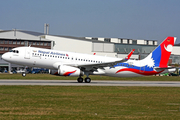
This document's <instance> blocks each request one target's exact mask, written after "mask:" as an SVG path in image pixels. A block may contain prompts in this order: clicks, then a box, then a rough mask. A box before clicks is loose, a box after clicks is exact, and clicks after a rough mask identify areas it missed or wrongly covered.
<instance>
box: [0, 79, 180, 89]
mask: <svg viewBox="0 0 180 120" xmlns="http://www.w3.org/2000/svg"><path fill="white" fill-rule="evenodd" d="M0 85H45V86H46V85H49V86H149V87H180V82H179V81H105V80H104V81H103V80H92V82H91V83H78V82H77V81H76V80H9V79H7V80H6V79H4V80H0Z"/></svg>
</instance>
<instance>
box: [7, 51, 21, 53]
mask: <svg viewBox="0 0 180 120" xmlns="http://www.w3.org/2000/svg"><path fill="white" fill-rule="evenodd" d="M9 52H13V53H19V51H18V50H10V51H9Z"/></svg>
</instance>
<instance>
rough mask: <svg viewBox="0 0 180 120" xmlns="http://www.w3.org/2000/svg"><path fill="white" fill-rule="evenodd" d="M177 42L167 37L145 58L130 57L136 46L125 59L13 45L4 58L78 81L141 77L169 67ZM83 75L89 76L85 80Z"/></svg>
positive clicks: (157, 72) (173, 38)
mask: <svg viewBox="0 0 180 120" xmlns="http://www.w3.org/2000/svg"><path fill="white" fill-rule="evenodd" d="M175 41H176V37H167V38H166V39H165V40H164V41H163V42H162V43H161V44H160V45H159V46H158V47H157V48H156V49H155V50H154V51H152V52H151V53H150V54H149V55H148V56H147V57H146V58H144V59H142V60H131V59H130V57H131V55H132V54H133V52H134V49H133V50H132V51H131V52H130V53H129V54H128V55H127V57H126V58H113V57H106V56H98V55H89V54H82V53H74V52H67V51H57V50H50V49H43V48H36V47H30V46H29V47H17V48H14V49H12V50H11V51H9V52H7V53H4V54H3V55H2V59H3V60H5V61H7V62H10V63H14V64H18V65H23V66H29V67H41V68H47V69H50V70H49V73H50V74H52V75H59V76H76V77H78V78H77V81H78V82H79V83H82V82H83V81H84V82H85V83H90V82H91V78H89V75H106V76H114V77H138V76H147V75H155V74H159V73H161V72H163V71H164V70H166V69H170V67H168V65H167V64H168V60H169V57H170V55H171V52H172V49H173V46H174V44H175ZM22 75H23V76H26V74H25V73H23V74H22ZM83 75H86V76H87V77H86V78H85V80H83V78H82V76H83Z"/></svg>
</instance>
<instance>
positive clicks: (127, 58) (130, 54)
mask: <svg viewBox="0 0 180 120" xmlns="http://www.w3.org/2000/svg"><path fill="white" fill-rule="evenodd" d="M134 51H135V49H132V50H131V52H130V53H129V54H128V55H127V57H126V58H125V60H129V59H130V57H131V56H132V54H133V53H134Z"/></svg>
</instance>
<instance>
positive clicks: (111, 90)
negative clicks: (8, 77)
mask: <svg viewBox="0 0 180 120" xmlns="http://www.w3.org/2000/svg"><path fill="white" fill-rule="evenodd" d="M0 94H1V97H0V119H4V120H8V119H35V120H37V119H43V120H44V119H78V120H87V119H96V120H100V119H116V120H117V119H122V120H123V119H138V120H139V119H148V120H154V119H160V120H166V119H170V120H178V119H180V89H179V88H170V87H95V86H91V87H88V86H74V87H72V86H69V87H68V86H0Z"/></svg>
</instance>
